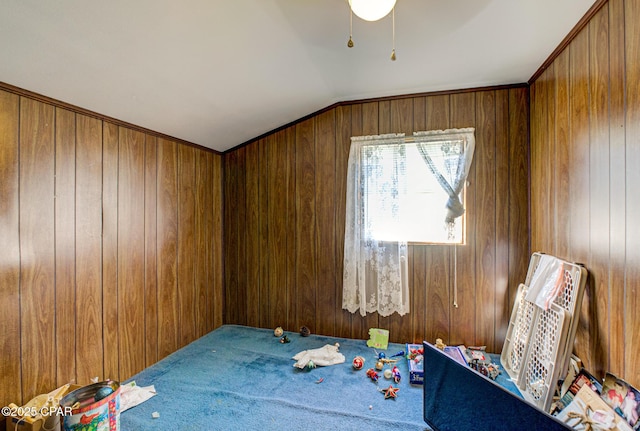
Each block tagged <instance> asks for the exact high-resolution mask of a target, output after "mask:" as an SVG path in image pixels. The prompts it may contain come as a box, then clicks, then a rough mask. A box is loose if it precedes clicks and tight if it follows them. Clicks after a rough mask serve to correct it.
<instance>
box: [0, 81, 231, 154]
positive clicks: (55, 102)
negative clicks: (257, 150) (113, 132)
mask: <svg viewBox="0 0 640 431" xmlns="http://www.w3.org/2000/svg"><path fill="white" fill-rule="evenodd" d="M0 90H4V91H7V92H9V93H13V94H17V95H18V96H23V97H28V98H30V99H33V100H37V101H39V102H42V103H46V104H49V105H52V106H55V107H58V108H62V109H66V110H68V111H72V112H75V113H76V114H81V115H86V116H87V117H92V118H96V119H98V120H101V121H106V122H108V123H111V124H115V125H117V126H122V127H126V128H127V129H131V130H137V131H139V132H142V133H146V134H149V135H153V136H156V137H158V138H161V139H167V140H170V141H174V142H177V143H179V144H182V145H188V146H190V147H195V148H198V149H200V150H204V151H209V152H212V153H215V154H218V155H221V154H222V153H220V152H219V151H216V150H214V149H211V148H208V147H204V146H202V145H198V144H194V143H193V142H189V141H185V140H184V139H179V138H176V137H174V136H170V135H165V134H164V133H160V132H156V131H155V130H151V129H147V128H144V127H141V126H137V125H135V124H131V123H127V122H126V121H122V120H118V119H117V118H113V117H109V116H107V115H103V114H99V113H97V112H94V111H90V110H89V109H85V108H81V107H79V106H76V105H72V104H70V103H67V102H63V101H61V100H57V99H53V98H51V97H48V96H44V95H42V94H39V93H35V92H33V91H29V90H25V89H24V88H20V87H16V86H15V85H11V84H7V83H6V82H3V81H0Z"/></svg>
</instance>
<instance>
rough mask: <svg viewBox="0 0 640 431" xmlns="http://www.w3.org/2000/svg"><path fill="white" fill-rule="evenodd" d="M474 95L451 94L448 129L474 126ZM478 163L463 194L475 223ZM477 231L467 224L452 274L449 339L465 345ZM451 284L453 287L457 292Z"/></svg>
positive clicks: (471, 336) (471, 332) (471, 316)
mask: <svg viewBox="0 0 640 431" xmlns="http://www.w3.org/2000/svg"><path fill="white" fill-rule="evenodd" d="M475 96H476V94H475V93H460V94H453V95H451V127H453V128H462V127H469V126H473V125H474V124H476V123H475V116H476V112H475V111H476V110H475ZM478 169H480V168H479V167H478V164H476V163H472V164H471V169H469V177H468V178H469V183H468V185H467V188H466V192H465V215H466V218H467V220H470V221H471V220H476V216H477V214H478V212H477V209H476V193H477V191H476V188H477V183H476V180H475V178H476V171H477V170H478ZM475 246H476V232H475V225H474V224H473V223H468V224H467V241H466V244H465V245H462V246H458V247H456V249H455V253H456V255H457V256H456V258H455V261H454V267H453V271H455V272H456V278H457V291H458V307H457V308H455V307H454V308H453V309H452V320H451V340H452V341H453V342H455V343H462V344H467V345H474V344H476V339H475V323H476V321H475V304H476V299H477V296H476V290H475V289H476V273H475V271H476V267H475ZM455 283H456V282H455V281H454V286H453V288H454V289H456V286H455Z"/></svg>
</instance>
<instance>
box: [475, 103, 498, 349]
mask: <svg viewBox="0 0 640 431" xmlns="http://www.w3.org/2000/svg"><path fill="white" fill-rule="evenodd" d="M476 116H477V119H476V121H477V128H476V131H475V135H476V150H475V152H474V156H473V158H474V159H475V165H476V178H475V182H476V188H475V189H476V193H477V196H478V199H477V201H476V208H477V210H476V214H477V215H476V217H475V218H474V220H473V223H474V224H475V228H474V231H475V234H476V244H475V247H476V252H475V267H476V295H477V298H478V299H477V302H476V317H475V318H476V323H475V325H476V341H477V342H480V343H482V344H483V345H486V346H493V345H494V341H495V328H496V322H495V318H496V309H497V304H496V267H495V266H496V260H497V256H496V242H495V241H496V199H497V196H496V176H497V172H496V94H495V92H494V91H483V92H481V93H478V94H477V95H476Z"/></svg>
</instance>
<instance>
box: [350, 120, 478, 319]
mask: <svg viewBox="0 0 640 431" xmlns="http://www.w3.org/2000/svg"><path fill="white" fill-rule="evenodd" d="M410 140H411V141H413V142H417V143H418V148H419V151H420V154H421V156H422V158H423V160H424V161H425V164H426V166H428V169H429V170H430V171H431V172H432V173H433V175H435V176H436V178H437V180H438V183H439V184H440V185H441V186H442V187H443V189H444V190H445V191H446V192H447V195H448V196H449V198H448V201H447V203H446V206H447V208H448V213H447V216H446V224H447V226H448V227H449V228H450V227H452V226H453V225H454V224H455V220H456V218H457V217H459V216H461V215H462V214H463V213H464V208H463V206H462V203H461V201H460V198H459V195H460V192H461V191H462V189H463V188H464V184H465V181H466V177H467V174H468V172H469V167H470V165H471V159H472V157H473V150H474V146H475V140H474V129H473V128H468V129H451V130H445V131H442V130H440V131H431V132H416V133H414V136H413V138H412V139H410ZM405 168H406V146H405V136H404V134H389V135H380V136H359V137H353V138H351V149H350V152H349V165H348V174H347V199H346V217H345V222H346V224H345V242H344V273H343V295H342V308H343V309H346V310H348V311H350V312H351V313H355V312H356V311H359V312H360V314H361V315H362V316H365V315H366V313H372V312H378V314H379V315H380V316H389V315H391V314H393V313H394V312H397V313H398V314H400V315H404V314H406V313H408V312H409V286H408V262H407V239H404V240H397V238H399V237H400V238H402V235H399V234H398V233H399V232H401V231H402V230H403V229H402V226H400V225H399V224H400V223H397V221H398V220H399V219H400V218H399V216H398V215H399V213H400V206H401V203H402V201H403V200H404V201H406V192H407V181H408V180H407V175H405ZM425 168H426V167H425ZM371 215H375V216H374V217H373V216H371ZM394 221H395V223H394ZM390 238H396V239H394V240H391V239H390Z"/></svg>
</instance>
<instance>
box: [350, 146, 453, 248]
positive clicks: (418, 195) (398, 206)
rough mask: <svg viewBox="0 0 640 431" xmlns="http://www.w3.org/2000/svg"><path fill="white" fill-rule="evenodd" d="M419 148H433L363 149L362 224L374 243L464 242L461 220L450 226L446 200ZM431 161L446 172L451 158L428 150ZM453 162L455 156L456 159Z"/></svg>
mask: <svg viewBox="0 0 640 431" xmlns="http://www.w3.org/2000/svg"><path fill="white" fill-rule="evenodd" d="M418 145H427V146H436V147H441V146H442V143H441V142H436V143H426V144H418V143H415V142H414V143H406V144H397V145H394V144H386V145H385V144H382V145H378V144H373V145H366V146H363V147H362V150H361V151H362V154H361V161H362V171H363V174H364V177H363V179H362V181H363V189H362V191H363V196H362V199H363V208H364V210H363V214H362V217H363V218H364V220H363V221H364V225H365V226H367V228H368V230H369V237H370V238H372V239H376V240H378V241H407V242H420V243H440V244H442V243H444V244H454V243H455V244H460V243H463V242H464V235H463V233H464V216H463V217H460V218H458V219H456V221H455V223H454V224H453V225H452V226H449V225H448V224H447V223H446V222H445V219H446V217H447V212H448V210H447V207H446V203H447V201H448V199H449V195H448V194H447V192H445V191H444V189H443V188H442V186H441V185H440V184H439V182H438V180H437V178H436V176H435V175H434V174H433V173H432V172H431V170H430V169H429V167H428V166H427V164H426V163H425V161H424V159H423V157H422V156H421V154H420V150H419V148H418ZM429 153H430V154H431V160H432V161H433V163H434V165H435V167H436V168H437V170H438V171H439V172H446V171H447V165H451V160H448V158H447V157H449V158H451V157H452V156H451V155H449V156H447V154H446V153H445V152H443V151H441V150H440V148H433V149H431V150H430V151H429ZM455 157H456V158H457V157H458V156H457V155H455Z"/></svg>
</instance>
